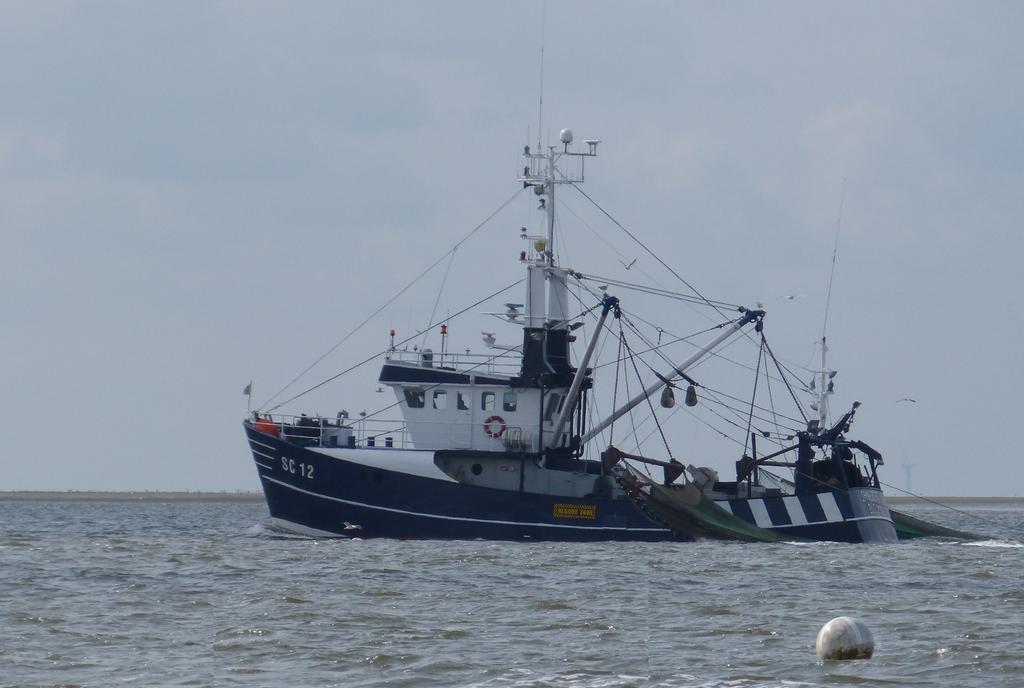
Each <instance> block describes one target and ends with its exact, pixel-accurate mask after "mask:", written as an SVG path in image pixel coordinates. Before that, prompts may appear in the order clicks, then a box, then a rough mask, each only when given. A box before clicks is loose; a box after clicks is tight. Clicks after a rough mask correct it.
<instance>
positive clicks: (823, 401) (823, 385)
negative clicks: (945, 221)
mask: <svg viewBox="0 0 1024 688" xmlns="http://www.w3.org/2000/svg"><path fill="white" fill-rule="evenodd" d="M845 205H846V177H843V191H842V194H841V195H840V197H839V217H838V218H837V219H836V238H835V243H834V244H833V246H832V268H831V269H830V270H829V273H828V291H827V292H826V295H825V318H824V320H823V322H822V324H821V379H820V380H819V383H820V387H819V389H818V419H819V427H821V428H826V427H828V398H829V396H830V395H831V394H832V390H831V389H829V387H828V385H829V380H830V379H831V378H830V377H828V375H829V370H828V365H827V364H826V362H825V355H826V354H827V353H828V344H827V343H826V333H827V331H828V311H829V308H830V307H831V305H832V282H833V281H834V280H835V277H836V256H838V255H839V230H841V229H842V228H843V208H844V206H845Z"/></svg>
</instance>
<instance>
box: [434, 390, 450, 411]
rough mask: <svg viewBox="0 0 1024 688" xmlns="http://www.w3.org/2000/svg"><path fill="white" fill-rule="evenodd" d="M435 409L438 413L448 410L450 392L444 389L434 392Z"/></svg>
mask: <svg viewBox="0 0 1024 688" xmlns="http://www.w3.org/2000/svg"><path fill="white" fill-rule="evenodd" d="M434 408H435V409H437V410H438V411H443V410H444V409H446V408H448V392H446V391H445V390H443V389H438V390H434Z"/></svg>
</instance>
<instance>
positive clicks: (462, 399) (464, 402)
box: [456, 392, 472, 411]
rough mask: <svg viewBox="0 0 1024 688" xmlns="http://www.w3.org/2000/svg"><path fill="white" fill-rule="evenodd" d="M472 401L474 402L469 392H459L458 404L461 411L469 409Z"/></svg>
mask: <svg viewBox="0 0 1024 688" xmlns="http://www.w3.org/2000/svg"><path fill="white" fill-rule="evenodd" d="M470 403H472V400H471V399H470V395H469V392H466V393H462V392H458V401H457V402H456V404H458V409H459V410H460V411H468V410H469V405H470Z"/></svg>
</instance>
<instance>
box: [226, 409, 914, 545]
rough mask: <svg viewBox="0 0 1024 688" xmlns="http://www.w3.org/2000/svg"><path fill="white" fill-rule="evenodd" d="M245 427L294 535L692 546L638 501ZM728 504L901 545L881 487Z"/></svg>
mask: <svg viewBox="0 0 1024 688" xmlns="http://www.w3.org/2000/svg"><path fill="white" fill-rule="evenodd" d="M245 430H246V434H247V436H248V439H249V444H250V447H251V448H252V451H253V457H254V459H255V462H256V466H257V470H258V472H259V476H260V480H261V482H262V485H263V492H264V495H265V496H266V499H267V506H268V507H269V509H270V515H271V516H272V517H273V519H275V521H277V522H278V523H279V524H280V525H282V526H283V527H285V528H287V529H289V530H294V531H298V532H307V533H309V534H314V535H335V536H348V537H363V538H370V537H390V538H425V539H474V538H481V539H487V540H523V539H531V540H554V541H608V540H612V541H646V542H656V541H666V540H669V541H671V540H675V541H680V540H683V541H685V540H687V539H689V538H688V537H687V536H686V535H684V534H681V533H678V532H673V530H672V529H670V528H668V527H667V526H666V525H665V524H663V523H661V522H659V521H656V520H654V519H653V518H651V516H649V515H647V514H646V513H645V512H644V511H642V510H641V509H640V508H639V507H638V506H637V505H636V504H635V503H634V502H633V501H632V500H631V499H628V498H614V499H595V498H576V497H566V496H558V495H551V494H538V493H531V492H525V491H515V490H501V489H493V488H487V487H478V486H473V485H467V484H464V483H460V482H455V481H449V480H445V479H443V477H441V478H440V479H439V477H440V476H443V474H439V473H438V474H434V475H435V477H426V476H424V475H415V474H410V473H409V472H408V471H402V470H389V469H388V468H386V465H387V462H386V461H379V460H378V461H374V452H387V451H388V450H385V449H370V448H362V449H354V450H351V451H353V452H358V453H359V454H358V455H359V457H360V458H361V459H363V461H355V460H347V459H346V458H345V456H344V455H328V454H325V453H323V452H320V451H315V450H313V449H312V448H309V447H305V446H300V445H298V444H295V443H293V442H286V441H283V440H281V439H279V438H277V437H274V436H271V435H267V434H264V433H262V432H259V431H257V430H255V429H254V428H253V427H252V426H251V425H250V424H248V423H246V425H245ZM425 454H429V455H430V456H432V455H433V454H432V452H425ZM376 456H378V457H380V456H385V454H383V453H378V454H377V455H376ZM423 463H426V462H423ZM784 500H788V503H787V501H784ZM794 500H799V501H798V502H797V501H794ZM718 504H719V505H720V506H723V507H724V508H727V509H728V510H729V511H731V512H732V513H733V514H734V515H735V516H737V517H739V518H742V519H743V520H745V521H747V522H749V523H752V524H754V525H756V526H758V527H761V528H765V529H767V530H771V531H774V532H776V533H779V534H782V535H783V536H784V537H792V538H793V539H794V540H799V539H807V540H832V541H840V542H895V541H896V535H895V530H894V528H893V525H892V522H891V520H890V519H889V517H888V509H887V507H885V505H884V500H883V499H882V497H881V492H880V491H878V490H874V489H871V490H868V489H862V490H850V491H848V492H842V493H835V494H834V495H833V493H827V494H826V495H802V496H800V497H799V498H797V497H786V498H783V497H768V498H764V499H734V500H729V501H728V504H727V505H726V504H725V503H722V502H719V503H718ZM822 505H824V506H822ZM883 512H884V515H883Z"/></svg>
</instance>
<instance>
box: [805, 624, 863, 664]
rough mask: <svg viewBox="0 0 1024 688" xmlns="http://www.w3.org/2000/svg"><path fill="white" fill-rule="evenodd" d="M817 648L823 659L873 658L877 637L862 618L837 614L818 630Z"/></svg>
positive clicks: (819, 655)
mask: <svg viewBox="0 0 1024 688" xmlns="http://www.w3.org/2000/svg"><path fill="white" fill-rule="evenodd" d="M816 648H817V650H818V657H819V658H821V659H871V655H873V654H874V653H875V639H874V637H872V635H871V631H870V630H868V627H867V626H865V625H864V622H863V621H861V620H860V619H854V618H853V617H850V616H837V617H836V618H834V619H832V620H831V621H829V622H828V623H827V624H825V625H824V626H822V627H821V630H820V631H818V642H817V644H816Z"/></svg>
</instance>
